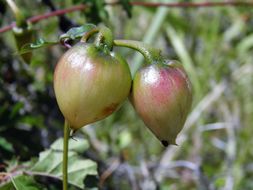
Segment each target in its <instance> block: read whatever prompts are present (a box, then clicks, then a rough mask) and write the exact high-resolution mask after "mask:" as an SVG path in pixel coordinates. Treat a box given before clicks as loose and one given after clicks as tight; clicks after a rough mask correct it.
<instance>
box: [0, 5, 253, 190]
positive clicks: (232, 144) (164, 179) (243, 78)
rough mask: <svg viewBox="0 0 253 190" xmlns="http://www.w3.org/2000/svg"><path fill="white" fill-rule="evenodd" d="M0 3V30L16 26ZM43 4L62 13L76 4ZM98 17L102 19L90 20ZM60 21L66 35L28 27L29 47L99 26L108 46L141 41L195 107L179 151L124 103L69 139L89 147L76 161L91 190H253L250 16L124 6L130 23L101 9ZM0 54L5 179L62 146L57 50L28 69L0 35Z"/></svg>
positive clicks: (36, 56) (36, 9)
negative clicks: (170, 62)
mask: <svg viewBox="0 0 253 190" xmlns="http://www.w3.org/2000/svg"><path fill="white" fill-rule="evenodd" d="M0 2H1V3H0V4H1V13H0V26H1V27H3V26H6V25H8V24H10V23H12V22H13V21H15V18H14V16H13V14H12V12H11V10H10V9H9V7H8V6H7V5H5V1H3V0H1V1H0ZM45 2H47V1H42V0H40V1H39V0H36V1H31V0H22V1H21V0H17V1H16V3H17V4H18V6H19V8H20V9H21V10H22V12H23V14H24V15H25V16H26V17H31V16H35V15H40V14H44V13H46V12H49V11H50V10H52V7H51V8H50V6H48V4H46V3H45ZM52 2H53V3H54V6H55V7H56V8H59V9H63V8H67V7H71V6H73V5H77V4H80V2H82V1H78V0H76V1H75V0H65V1H64V0H56V1H52ZM160 2H173V1H162V0H160ZM174 2H175V1H174ZM177 2H183V1H177ZM187 2H200V1H197V0H196V1H187ZM105 10H106V11H107V13H108V17H106V16H105V17H102V18H103V19H102V20H100V21H99V20H98V19H97V18H95V16H94V15H97V14H99V13H101V14H103V13H104V11H105ZM65 19H66V20H67V21H69V23H68V22H67V21H66V20H65V22H64V23H65V24H66V23H67V25H66V26H62V25H60V23H61V22H59V18H57V17H51V18H48V19H45V20H41V21H39V22H38V23H36V24H34V25H33V27H34V29H35V33H36V38H41V37H43V38H44V39H46V40H48V41H56V40H57V39H58V37H59V36H60V35H61V34H63V33H64V31H66V30H67V29H69V28H68V27H71V26H79V25H83V24H84V23H86V22H93V23H94V22H101V23H104V24H106V25H107V26H108V27H110V28H111V29H112V31H113V33H114V36H115V39H132V40H139V41H143V42H146V43H148V44H151V45H152V46H154V47H156V48H159V49H161V50H162V52H163V54H164V55H165V56H166V57H168V58H169V59H176V60H180V61H181V62H182V64H183V65H184V67H185V69H186V71H187V73H188V75H189V77H190V79H191V81H192V84H193V89H194V102H193V106H192V109H191V112H190V114H189V116H188V119H187V121H186V123H185V127H184V130H183V131H182V132H181V133H180V134H179V135H178V138H177V144H178V146H171V147H168V148H166V149H165V148H164V147H163V146H162V145H161V144H160V142H159V141H158V140H157V139H156V138H155V137H154V136H153V135H152V134H151V132H150V131H149V130H148V129H147V128H146V127H145V125H144V124H143V122H142V121H141V120H140V118H139V117H138V116H137V115H136V113H135V111H134V109H133V107H132V106H131V104H130V103H129V101H126V102H125V103H124V105H123V106H122V107H121V108H120V110H118V111H117V112H116V113H114V114H113V115H111V116H110V117H108V118H106V119H105V120H103V121H100V122H96V123H94V124H90V125H89V126H86V127H84V128H82V129H81V130H80V131H78V132H77V134H76V135H75V137H78V138H81V139H87V140H88V143H89V148H87V149H85V150H84V151H83V152H81V154H80V157H81V158H85V159H86V158H88V159H91V160H93V161H95V162H96V163H97V166H98V176H97V178H96V179H95V182H94V183H95V184H99V185H100V189H115V190H116V189H119V190H121V189H122V190H125V189H126V190H127V189H133V190H139V189H140V190H153V189H161V190H166V189H171V190H178V189H182V190H183V189H187V190H190V189H191V190H193V189H201V190H202V189H208V190H209V189H210V190H213V189H224V190H239V189H243V190H250V189H253V181H252V178H253V149H252V147H253V138H252V134H253V126H252V125H253V9H252V7H249V6H248V7H235V6H226V7H212V8H211V7H209V8H169V7H159V8H146V7H142V6H133V8H132V17H131V18H129V17H128V16H127V14H126V12H125V11H124V10H123V9H122V6H110V5H109V6H106V7H105V9H101V10H98V12H91V14H88V13H87V12H85V11H76V12H72V13H68V14H66V15H65ZM60 20H61V19H60ZM95 24H96V23H95ZM0 45H1V48H0V171H3V172H4V171H5V172H6V171H7V166H10V165H12V162H15V163H16V166H23V165H24V163H25V162H27V161H31V160H32V158H33V157H38V156H39V153H40V152H41V151H43V150H44V149H48V148H49V147H50V145H51V144H52V143H53V142H54V141H55V140H56V139H58V138H60V137H62V136H63V122H64V120H63V117H62V115H61V113H60V111H59V109H58V107H57V104H56V100H55V97H54V91H53V85H52V84H53V71H54V67H55V65H56V63H57V60H58V59H59V58H60V56H61V55H62V54H63V53H64V51H66V49H65V48H64V47H62V46H60V45H56V46H51V47H49V48H42V49H39V50H36V51H34V52H33V57H32V60H31V62H30V64H27V63H24V62H23V61H22V60H21V59H20V57H19V55H18V54H17V49H16V45H15V41H14V37H13V33H12V32H11V31H8V32H5V33H0ZM115 51H117V52H120V53H121V54H122V55H123V56H124V57H126V59H127V61H128V63H129V66H130V67H131V71H132V73H134V72H135V71H136V70H137V69H138V68H139V66H140V65H141V64H142V63H143V61H144V60H143V57H142V56H141V55H140V54H139V53H135V52H134V51H132V50H129V49H125V48H115ZM66 93H68V91H67V90H66ZM85 109H88V108H85ZM78 141H82V140H78ZM92 180H94V179H91V180H88V181H92ZM36 181H37V182H36V183H40V184H42V186H43V188H46V189H59V186H60V185H59V181H56V182H55V181H52V180H50V177H49V178H46V179H43V180H41V179H37V178H36ZM1 182H2V183H5V181H4V180H2V181H1V175H0V183H1ZM84 182H85V181H84ZM85 183H88V182H85ZM49 184H50V185H49ZM86 185H87V184H86ZM49 186H50V187H49ZM94 186H96V185H94ZM72 188H73V189H75V188H77V187H72Z"/></svg>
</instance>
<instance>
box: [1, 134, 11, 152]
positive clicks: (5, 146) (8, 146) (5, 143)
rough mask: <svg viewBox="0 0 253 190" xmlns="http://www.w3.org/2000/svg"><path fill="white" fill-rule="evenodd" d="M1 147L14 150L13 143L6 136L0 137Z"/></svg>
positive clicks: (9, 150)
mask: <svg viewBox="0 0 253 190" xmlns="http://www.w3.org/2000/svg"><path fill="white" fill-rule="evenodd" d="M0 147H1V148H3V149H4V150H6V151H8V152H14V149H13V147H12V144H11V143H9V142H8V141H7V140H6V139H5V138H3V137H0Z"/></svg>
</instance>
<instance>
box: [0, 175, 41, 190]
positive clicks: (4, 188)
mask: <svg viewBox="0 0 253 190" xmlns="http://www.w3.org/2000/svg"><path fill="white" fill-rule="evenodd" d="M0 189H1V190H42V189H43V188H42V187H40V185H39V184H38V183H36V182H35V180H34V178H33V177H32V176H28V175H17V176H15V177H11V178H10V180H9V181H8V182H6V183H5V184H1V185H0Z"/></svg>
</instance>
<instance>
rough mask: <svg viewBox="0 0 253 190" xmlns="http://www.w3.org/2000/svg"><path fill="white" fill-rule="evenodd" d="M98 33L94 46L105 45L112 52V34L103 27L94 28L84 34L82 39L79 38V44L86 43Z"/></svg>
mask: <svg viewBox="0 0 253 190" xmlns="http://www.w3.org/2000/svg"><path fill="white" fill-rule="evenodd" d="M96 33H98V36H97V38H96V40H95V44H96V46H97V47H99V46H101V44H105V45H106V46H107V48H108V49H109V50H112V46H113V36H112V32H111V30H110V29H109V28H107V27H105V26H101V27H96V28H94V29H92V30H91V31H89V32H87V33H85V34H84V35H83V37H82V38H81V42H84V43H87V41H88V40H89V38H90V37H91V36H92V35H94V34H96Z"/></svg>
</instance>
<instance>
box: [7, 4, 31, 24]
mask: <svg viewBox="0 0 253 190" xmlns="http://www.w3.org/2000/svg"><path fill="white" fill-rule="evenodd" d="M6 2H7V3H8V5H9V7H10V8H11V10H12V12H13V13H14V15H15V18H16V26H17V27H21V28H26V27H27V22H26V19H25V17H24V15H23V14H22V12H21V11H20V9H19V8H18V6H17V5H16V4H15V2H14V1H13V0H6Z"/></svg>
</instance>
